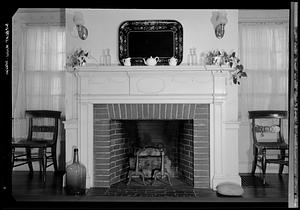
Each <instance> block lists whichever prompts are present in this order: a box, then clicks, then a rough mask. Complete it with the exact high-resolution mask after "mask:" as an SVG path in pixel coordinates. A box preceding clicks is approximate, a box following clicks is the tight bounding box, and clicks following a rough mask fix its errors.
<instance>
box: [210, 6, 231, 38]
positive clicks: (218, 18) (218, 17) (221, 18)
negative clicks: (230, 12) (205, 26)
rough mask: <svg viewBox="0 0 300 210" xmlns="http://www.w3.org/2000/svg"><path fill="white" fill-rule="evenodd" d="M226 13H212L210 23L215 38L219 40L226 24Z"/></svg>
mask: <svg viewBox="0 0 300 210" xmlns="http://www.w3.org/2000/svg"><path fill="white" fill-rule="evenodd" d="M226 16H227V13H226V12H225V11H222V12H220V11H214V12H212V17H211V19H210V21H211V22H212V24H213V26H214V30H215V34H216V37H217V38H218V39H221V38H222V37H223V36H224V34H225V25H226V23H227V22H228V20H227V17H226Z"/></svg>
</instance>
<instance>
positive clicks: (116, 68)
mask: <svg viewBox="0 0 300 210" xmlns="http://www.w3.org/2000/svg"><path fill="white" fill-rule="evenodd" d="M68 71H70V72H74V71H73V70H68ZM76 71H77V72H85V71H86V72H93V71H97V72H99V71H101V72H114V71H115V72H119V71H123V72H126V71H234V69H232V68H230V67H228V66H217V65H205V66H204V65H195V66H190V65H185V64H181V65H178V66H122V65H116V64H115V65H110V66H101V65H98V64H87V65H85V66H82V67H80V68H78V69H77V70H75V72H76Z"/></svg>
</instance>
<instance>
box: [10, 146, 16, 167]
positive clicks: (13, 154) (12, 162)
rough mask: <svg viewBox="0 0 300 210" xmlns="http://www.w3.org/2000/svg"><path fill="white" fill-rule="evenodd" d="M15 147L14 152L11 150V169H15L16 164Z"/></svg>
mask: <svg viewBox="0 0 300 210" xmlns="http://www.w3.org/2000/svg"><path fill="white" fill-rule="evenodd" d="M15 150H16V149H15V148H14V147H13V148H12V152H11V170H13V168H14V165H15Z"/></svg>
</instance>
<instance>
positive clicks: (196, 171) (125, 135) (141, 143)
mask: <svg viewBox="0 0 300 210" xmlns="http://www.w3.org/2000/svg"><path fill="white" fill-rule="evenodd" d="M93 110H94V111H93V113H94V129H93V130H94V186H95V187H103V186H105V187H109V186H111V185H112V184H115V183H117V182H120V181H124V180H126V178H127V174H128V170H129V165H128V164H129V159H128V155H130V154H131V153H130V152H129V151H130V150H131V149H132V146H130V145H136V146H137V147H140V148H141V147H146V146H156V145H159V144H160V145H162V146H163V147H164V148H169V150H168V149H166V155H167V156H168V158H169V159H170V160H171V161H172V163H173V165H172V166H173V170H175V171H178V175H179V176H180V177H181V178H183V179H184V180H185V181H186V182H187V183H188V184H190V185H192V186H194V187H197V188H209V113H210V112H209V104H95V105H94V107H93ZM168 130H169V131H168ZM174 134H177V135H174Z"/></svg>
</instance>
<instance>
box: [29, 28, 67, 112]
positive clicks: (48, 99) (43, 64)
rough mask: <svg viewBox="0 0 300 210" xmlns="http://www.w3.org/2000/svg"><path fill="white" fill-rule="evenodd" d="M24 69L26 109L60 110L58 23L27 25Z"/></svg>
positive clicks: (61, 83) (61, 71)
mask: <svg viewBox="0 0 300 210" xmlns="http://www.w3.org/2000/svg"><path fill="white" fill-rule="evenodd" d="M26 44H27V46H26V50H25V61H26V62H25V71H26V96H27V97H26V99H27V100H26V107H27V109H50V110H57V111H62V112H63V111H64V89H65V88H64V67H65V60H66V58H65V33H64V29H63V28H61V27H54V26H51V27H29V28H27V31H26Z"/></svg>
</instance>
